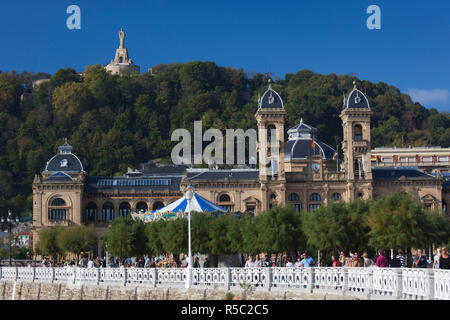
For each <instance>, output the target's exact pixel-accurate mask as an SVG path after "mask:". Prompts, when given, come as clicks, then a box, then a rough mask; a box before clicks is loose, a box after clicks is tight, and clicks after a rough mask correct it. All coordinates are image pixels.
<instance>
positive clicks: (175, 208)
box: [156, 192, 227, 213]
mask: <svg viewBox="0 0 450 320" xmlns="http://www.w3.org/2000/svg"><path fill="white" fill-rule="evenodd" d="M180 211H181V212H185V213H187V212H188V201H187V199H186V198H185V197H183V198H180V199H178V200H177V201H175V202H172V203H171V204H168V205H167V206H165V207H163V208H161V209H159V210H156V212H159V213H167V212H175V213H177V212H180ZM193 211H196V212H205V211H209V212H214V211H221V212H227V210H225V209H224V208H222V207H221V206H218V205H217V204H215V203H213V202H211V201H209V200H206V199H205V198H203V197H201V196H199V195H198V194H197V193H195V192H194V196H193V197H192V200H191V212H193Z"/></svg>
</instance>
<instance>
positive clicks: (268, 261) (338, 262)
mask: <svg viewBox="0 0 450 320" xmlns="http://www.w3.org/2000/svg"><path fill="white" fill-rule="evenodd" d="M188 265H189V261H188V258H187V256H186V255H184V256H182V257H181V259H174V257H173V256H161V255H160V256H157V257H153V256H144V257H127V258H125V259H122V260H121V259H118V258H116V257H110V258H109V259H106V258H100V257H97V258H95V259H92V258H89V257H88V256H87V255H83V256H82V257H81V259H80V260H79V261H78V262H77V260H76V259H75V258H73V259H69V260H58V261H54V260H51V259H47V258H46V257H44V258H43V260H42V261H41V263H39V264H36V263H32V262H30V263H27V264H22V265H21V266H29V267H37V266H41V267H66V266H67V267H74V266H78V267H82V268H119V267H125V268H177V267H179V268H186V267H188ZM315 266H316V262H315V261H314V259H313V258H312V257H311V256H310V255H309V254H308V253H307V252H306V251H305V252H303V254H301V255H299V256H298V257H297V259H296V261H295V262H293V261H292V258H291V257H289V256H288V257H282V258H280V259H277V258H275V259H272V257H271V256H269V255H265V256H264V258H261V257H260V255H249V256H248V258H247V260H246V261H245V264H244V265H243V267H245V268H258V267H287V268H310V267H315ZM326 266H328V267H350V268H351V267H360V268H361V267H378V268H406V267H412V268H434V269H450V257H449V255H448V250H447V248H445V247H444V248H439V249H437V253H436V255H435V256H434V259H433V261H431V259H428V257H427V256H426V255H425V254H424V253H423V250H422V249H420V248H419V249H418V250H417V254H416V255H415V256H413V258H412V261H411V263H410V264H408V259H407V256H406V255H405V253H404V251H403V250H401V249H400V250H398V251H397V252H392V255H391V257H388V256H387V255H386V252H385V251H384V250H382V249H380V250H378V255H377V256H376V257H375V259H371V258H370V257H369V255H368V254H367V252H364V253H363V254H362V255H361V254H360V252H349V255H348V256H347V255H346V254H345V253H344V251H341V252H340V253H339V254H334V255H332V256H331V260H330V261H329V262H328V263H327V264H326ZM193 267H194V268H210V267H212V266H211V264H210V261H209V259H208V257H206V258H205V260H204V262H203V263H200V259H199V257H198V256H196V257H194V261H193Z"/></svg>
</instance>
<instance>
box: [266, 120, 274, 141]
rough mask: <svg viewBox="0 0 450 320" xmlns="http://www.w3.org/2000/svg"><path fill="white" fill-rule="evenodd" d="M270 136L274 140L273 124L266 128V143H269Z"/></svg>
mask: <svg viewBox="0 0 450 320" xmlns="http://www.w3.org/2000/svg"><path fill="white" fill-rule="evenodd" d="M272 134H273V136H274V138H276V128H275V126H274V125H273V124H271V125H268V126H267V141H271V139H272Z"/></svg>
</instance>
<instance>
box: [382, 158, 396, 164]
mask: <svg viewBox="0 0 450 320" xmlns="http://www.w3.org/2000/svg"><path fill="white" fill-rule="evenodd" d="M383 162H385V163H393V162H394V159H393V158H385V157H383Z"/></svg>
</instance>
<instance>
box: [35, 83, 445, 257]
mask: <svg viewBox="0 0 450 320" xmlns="http://www.w3.org/2000/svg"><path fill="white" fill-rule="evenodd" d="M371 114H372V112H371V109H370V104H369V101H368V99H367V97H366V96H365V95H364V94H363V93H362V92H361V91H360V90H358V89H357V88H356V85H355V87H354V88H353V90H352V91H351V92H350V93H349V95H348V96H347V97H344V103H343V109H342V112H341V114H340V118H341V119H342V126H343V132H344V135H343V136H344V139H343V141H342V146H341V148H342V151H343V154H344V159H343V160H342V161H339V160H338V159H335V155H336V151H335V150H334V149H333V148H332V147H330V146H328V145H327V144H325V143H324V142H322V141H320V140H319V139H318V138H317V137H316V135H320V133H319V132H318V131H317V129H316V128H314V127H312V126H310V125H308V124H306V123H304V122H303V120H302V119H300V120H299V124H298V125H297V126H295V127H293V128H290V129H289V130H287V141H285V128H284V123H285V116H286V111H285V109H284V105H283V100H282V98H281V96H280V95H279V94H278V93H277V92H276V91H275V90H274V89H273V88H272V86H271V84H270V83H269V87H268V89H267V91H266V92H265V93H264V94H263V95H262V97H261V98H260V99H259V102H258V109H257V112H256V114H255V117H256V119H257V123H258V129H260V130H258V135H259V136H258V147H257V148H258V156H259V163H267V162H265V161H264V160H265V158H264V157H265V156H266V157H267V156H268V158H269V159H270V162H269V163H268V165H259V168H248V169H226V170H225V169H199V168H187V167H184V166H175V165H173V166H163V167H158V166H156V167H155V166H150V165H143V166H141V168H140V170H139V171H132V170H129V172H127V173H126V174H125V175H124V176H121V177H94V176H89V175H88V174H87V172H85V171H84V168H83V164H82V163H81V161H80V160H79V159H78V158H77V156H76V155H75V154H74V153H73V152H72V147H71V146H70V145H69V144H68V143H67V141H66V142H65V143H64V144H63V145H62V146H60V147H59V151H60V153H59V154H57V155H55V156H54V157H53V158H52V159H50V160H49V162H48V163H47V165H46V168H45V170H44V171H43V172H42V175H41V176H36V177H35V180H34V183H33V224H34V232H35V236H34V240H35V243H36V241H37V240H38V236H37V233H38V232H39V230H40V229H41V228H43V227H46V226H54V225H56V224H57V223H59V224H63V225H70V224H94V226H95V229H96V233H97V237H98V245H97V247H96V248H94V254H102V253H103V249H102V248H101V239H102V237H103V235H104V234H105V232H106V228H107V226H108V223H109V222H110V221H111V220H113V219H115V218H117V217H118V216H126V215H129V214H130V213H131V212H136V211H138V212H142V211H153V210H156V209H158V208H160V207H162V206H164V205H167V204H169V203H171V202H172V201H174V200H176V199H178V198H179V197H181V196H182V195H183V191H184V190H185V188H186V187H187V186H188V185H190V184H192V185H194V187H195V190H196V192H197V193H199V194H200V195H201V196H203V197H205V198H206V199H208V200H210V201H212V202H214V203H217V204H219V205H221V206H223V207H225V208H227V209H228V210H230V211H234V212H238V211H240V212H244V211H248V212H253V213H254V214H256V215H257V214H259V213H261V212H262V211H264V210H266V209H268V208H271V207H272V206H274V205H284V204H286V203H291V204H292V205H293V206H294V207H295V208H296V210H297V211H299V212H301V211H312V210H314V209H316V208H318V207H320V206H322V205H327V204H329V203H331V202H333V201H339V200H344V201H351V200H354V199H357V198H362V199H369V198H372V197H373V198H377V197H380V196H382V195H386V194H392V193H401V192H406V193H409V194H410V195H411V196H413V197H414V198H415V199H417V200H420V201H422V202H423V203H424V206H425V207H426V208H429V209H441V208H443V209H444V211H446V210H447V207H446V203H447V202H448V201H450V199H449V194H450V190H449V188H448V184H449V182H448V181H444V177H443V176H441V175H440V174H438V175H431V174H428V173H425V172H423V171H421V170H419V169H418V168H417V167H402V166H395V167H387V166H383V167H378V166H376V165H375V166H373V165H374V164H373V163H372V161H371V160H372V153H373V150H372V149H371V134H370V119H371ZM273 133H275V137H273V136H272V134H273ZM269 141H272V142H273V141H275V142H276V143H275V145H273V143H272V144H270V145H271V148H269ZM274 151H276V152H277V153H278V154H279V156H278V157H270V152H274ZM445 213H447V212H445ZM300 214H301V213H300Z"/></svg>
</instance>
